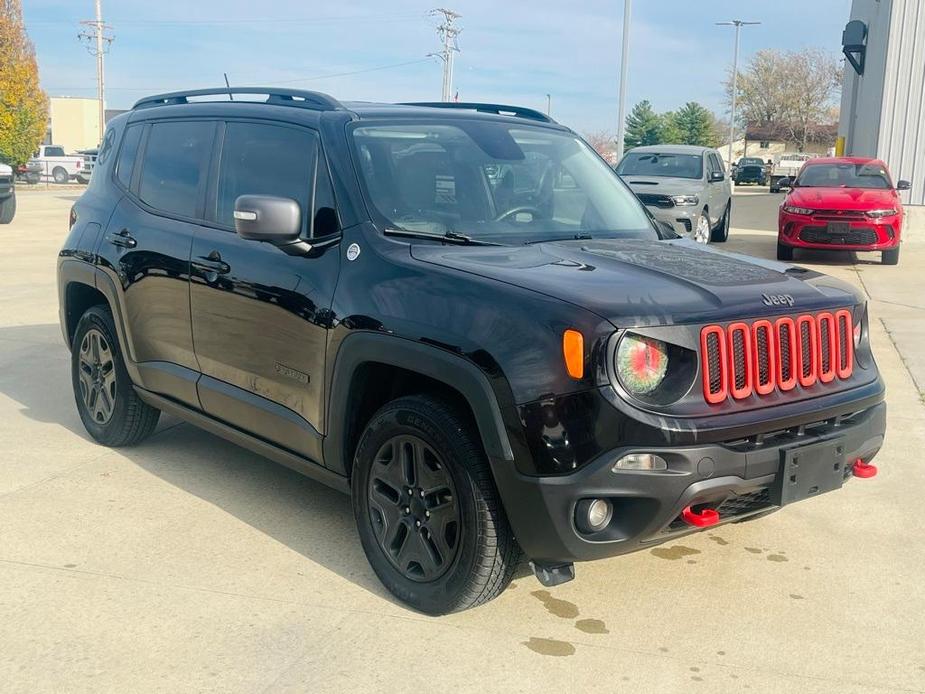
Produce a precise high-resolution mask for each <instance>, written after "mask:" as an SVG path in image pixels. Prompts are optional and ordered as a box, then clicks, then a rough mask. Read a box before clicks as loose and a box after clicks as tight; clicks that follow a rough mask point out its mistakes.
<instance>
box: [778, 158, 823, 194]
mask: <svg viewBox="0 0 925 694" xmlns="http://www.w3.org/2000/svg"><path fill="white" fill-rule="evenodd" d="M818 156H819V155H818V154H803V153H797V152H785V153H783V154H778V155H777V156H775V157H774V165H773V166H772V167H771V175H770V176H769V177H768V185H769V186H770V187H771V192H772V193H779V192H780V180H781V179H782V178H789V179H790V180H791V181H792V180H793V179H794V178H796V176H797V174H798V173H800V169H802V168H803V164H805V163H806V162H807V161H809V160H810V159H814V158H815V157H818Z"/></svg>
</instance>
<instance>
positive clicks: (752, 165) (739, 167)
mask: <svg viewBox="0 0 925 694" xmlns="http://www.w3.org/2000/svg"><path fill="white" fill-rule="evenodd" d="M733 179H734V180H735V184H736V185H737V186H741V185H743V184H745V183H754V184H756V185H759V186H763V185H764V184H765V183H766V182H767V174H766V172H765V167H764V161H763V160H762V159H761V158H760V157H742V158H741V159H739V161H738V163H737V164H736V167H735V173H734V174H733Z"/></svg>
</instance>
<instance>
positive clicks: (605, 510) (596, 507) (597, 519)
mask: <svg viewBox="0 0 925 694" xmlns="http://www.w3.org/2000/svg"><path fill="white" fill-rule="evenodd" d="M612 517H613V506H611V505H610V502H609V501H607V499H582V500H581V501H579V502H578V508H576V509H575V524H576V525H577V526H578V529H579V530H580V531H581V532H583V533H596V532H597V531H599V530H603V529H604V528H605V527H607V524H608V523H610V519H611V518H612Z"/></svg>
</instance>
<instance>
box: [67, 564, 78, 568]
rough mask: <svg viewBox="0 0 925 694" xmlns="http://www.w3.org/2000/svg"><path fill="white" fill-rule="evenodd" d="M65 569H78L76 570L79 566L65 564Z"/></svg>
mask: <svg viewBox="0 0 925 694" xmlns="http://www.w3.org/2000/svg"><path fill="white" fill-rule="evenodd" d="M64 568H65V569H76V568H77V564H65V565H64Z"/></svg>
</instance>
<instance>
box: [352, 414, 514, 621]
mask: <svg viewBox="0 0 925 694" xmlns="http://www.w3.org/2000/svg"><path fill="white" fill-rule="evenodd" d="M351 484H352V492H353V508H354V515H355V517H356V522H357V529H358V531H359V535H360V540H361V542H362V544H363V550H364V552H365V553H366V557H367V558H368V559H369V563H370V564H371V565H372V568H373V570H374V571H375V572H376V575H377V576H378V577H379V580H381V581H382V583H383V584H384V585H385V587H386V588H388V589H389V591H391V592H392V593H393V594H394V595H395V596H396V597H398V598H399V599H400V600H402V601H403V602H405V603H407V604H408V605H410V606H411V607H413V608H415V609H417V610H420V611H421V612H426V613H428V614H446V613H449V612H456V611H459V610H464V609H467V608H469V607H475V606H477V605H480V604H482V603H484V602H488V601H489V600H491V599H492V598H494V597H496V596H498V595H499V594H500V593H501V592H502V591H503V590H504V589H505V588H506V587H507V586H508V584H509V583H510V581H511V578H512V576H513V573H514V570H515V569H516V567H517V564H518V562H519V560H520V549H519V547H518V545H517V541H516V540H515V539H514V535H513V533H512V532H511V528H510V526H509V525H508V522H507V517H506V516H505V514H504V509H503V507H502V505H501V500H500V498H499V497H498V492H497V490H496V489H495V485H494V481H493V479H492V475H491V470H490V468H489V465H488V460H487V459H486V456H485V453H484V451H483V450H482V447H481V443H480V440H479V438H478V435H477V433H476V432H475V431H474V427H473V425H472V424H471V423H470V422H469V421H468V418H466V417H465V416H464V415H463V414H462V413H460V412H458V411H457V410H456V409H455V408H453V407H451V406H450V405H448V404H447V403H446V402H444V401H442V400H439V399H437V398H433V397H428V396H410V397H403V398H399V399H398V400H394V401H392V402H390V403H388V404H387V405H385V406H384V407H382V409H380V410H379V411H378V412H377V413H376V414H375V415H373V418H372V420H371V421H370V423H369V425H368V426H367V428H366V431H365V432H364V433H363V437H362V439H361V440H360V444H359V446H358V448H357V453H356V458H355V463H354V466H353V478H352V481H351Z"/></svg>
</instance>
